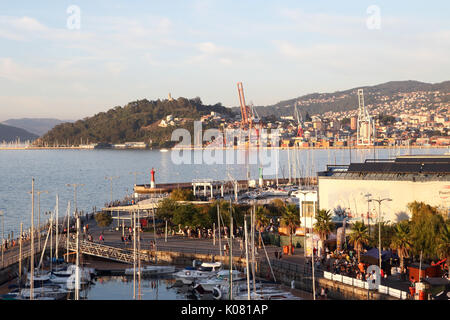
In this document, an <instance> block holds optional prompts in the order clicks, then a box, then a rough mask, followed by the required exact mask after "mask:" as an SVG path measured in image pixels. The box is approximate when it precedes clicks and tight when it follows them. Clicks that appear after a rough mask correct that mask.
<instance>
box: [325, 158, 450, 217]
mask: <svg viewBox="0 0 450 320" xmlns="http://www.w3.org/2000/svg"><path fill="white" fill-rule="evenodd" d="M317 175H318V177H317V178H318V205H319V209H326V210H330V212H331V213H334V214H339V215H341V214H342V213H344V215H345V216H347V217H348V218H347V219H348V220H349V221H355V220H359V221H364V223H370V224H374V223H377V221H378V220H377V219H378V213H379V211H380V212H381V217H380V219H381V221H384V222H391V223H396V222H398V221H401V220H405V219H408V218H411V213H410V212H409V210H408V208H407V206H408V203H410V202H413V201H418V202H424V203H426V204H429V205H431V206H436V207H437V208H438V210H439V212H440V213H442V215H444V216H445V217H448V215H449V213H450V156H448V155H432V156H424V155H420V156H419V155H416V156H399V157H396V158H395V159H368V160H366V161H365V162H364V163H350V164H349V165H328V166H327V168H326V171H322V172H318V173H317ZM371 199H378V200H380V199H390V200H387V201H381V204H379V202H380V201H374V200H372V201H369V200H371Z"/></svg>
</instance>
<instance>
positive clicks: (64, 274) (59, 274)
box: [51, 264, 95, 282]
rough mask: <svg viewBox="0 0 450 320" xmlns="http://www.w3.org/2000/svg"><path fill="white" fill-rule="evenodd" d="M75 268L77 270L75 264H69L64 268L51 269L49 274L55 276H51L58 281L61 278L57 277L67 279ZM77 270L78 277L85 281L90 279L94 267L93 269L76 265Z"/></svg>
mask: <svg viewBox="0 0 450 320" xmlns="http://www.w3.org/2000/svg"><path fill="white" fill-rule="evenodd" d="M76 270H77V266H76V265H74V264H71V265H69V266H68V267H67V269H66V270H61V271H52V272H51V274H52V275H53V276H55V277H53V279H55V280H56V281H58V282H59V281H62V280H59V279H58V278H66V279H67V278H68V277H70V276H71V275H75V273H76ZM78 270H79V272H80V279H81V280H82V281H85V282H89V281H91V274H95V269H93V268H85V267H78ZM54 282H55V281H54Z"/></svg>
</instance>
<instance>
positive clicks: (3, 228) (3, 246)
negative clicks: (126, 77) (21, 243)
mask: <svg viewBox="0 0 450 320" xmlns="http://www.w3.org/2000/svg"><path fill="white" fill-rule="evenodd" d="M0 216H2V268H4V267H5V263H4V260H3V255H4V251H5V244H4V243H3V242H4V241H5V220H4V217H5V212H4V211H3V210H0Z"/></svg>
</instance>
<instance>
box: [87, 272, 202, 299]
mask: <svg viewBox="0 0 450 320" xmlns="http://www.w3.org/2000/svg"><path fill="white" fill-rule="evenodd" d="M174 283H175V280H174V279H171V278H168V277H164V278H144V279H142V280H141V300H188V299H193V298H194V297H192V296H190V295H188V293H183V292H181V291H180V290H179V288H177V287H172V286H173V284H174ZM138 290H139V289H138V283H137V281H136V298H137V297H138V292H139V291H138ZM80 297H81V298H85V299H87V300H133V278H132V277H120V276H113V277H106V276H101V277H98V278H97V279H96V280H95V284H93V285H89V287H88V288H86V289H85V290H83V291H82V292H80Z"/></svg>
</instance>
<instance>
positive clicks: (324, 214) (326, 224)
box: [314, 209, 334, 241]
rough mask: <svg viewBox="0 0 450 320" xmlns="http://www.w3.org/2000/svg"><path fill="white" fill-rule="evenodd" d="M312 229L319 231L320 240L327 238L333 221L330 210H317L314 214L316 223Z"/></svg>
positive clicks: (332, 227) (332, 226) (331, 229)
mask: <svg viewBox="0 0 450 320" xmlns="http://www.w3.org/2000/svg"><path fill="white" fill-rule="evenodd" d="M314 229H316V231H317V232H318V233H319V236H320V239H321V240H322V241H325V240H327V236H328V235H329V234H330V233H331V232H333V229H334V223H333V222H332V221H331V213H330V210H325V209H322V210H318V211H317V215H316V223H315V224H314Z"/></svg>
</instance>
